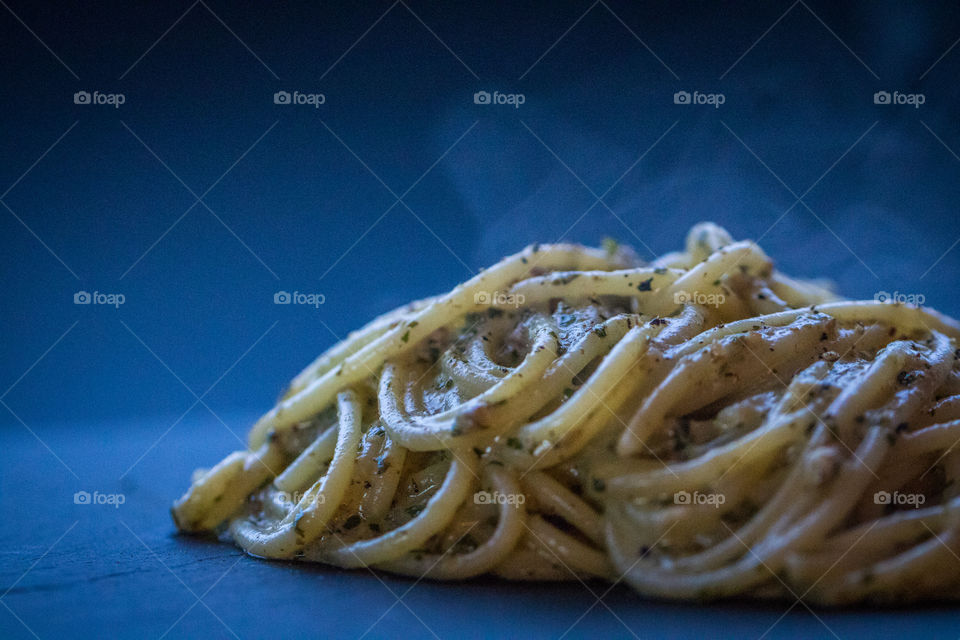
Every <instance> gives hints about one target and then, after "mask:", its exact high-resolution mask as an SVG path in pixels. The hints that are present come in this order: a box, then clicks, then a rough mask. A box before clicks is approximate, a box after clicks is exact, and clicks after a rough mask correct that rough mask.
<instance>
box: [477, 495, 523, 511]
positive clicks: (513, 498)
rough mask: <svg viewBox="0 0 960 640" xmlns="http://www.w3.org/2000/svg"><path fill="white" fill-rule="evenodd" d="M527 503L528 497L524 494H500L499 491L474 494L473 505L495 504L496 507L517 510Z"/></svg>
mask: <svg viewBox="0 0 960 640" xmlns="http://www.w3.org/2000/svg"><path fill="white" fill-rule="evenodd" d="M526 501H527V496H525V495H523V494H522V493H500V492H499V491H494V492H492V493H491V492H490V491H477V492H476V493H475V494H473V503H474V504H495V505H512V506H514V507H515V508H518V509H519V508H520V505H522V504H523V503H524V502H526Z"/></svg>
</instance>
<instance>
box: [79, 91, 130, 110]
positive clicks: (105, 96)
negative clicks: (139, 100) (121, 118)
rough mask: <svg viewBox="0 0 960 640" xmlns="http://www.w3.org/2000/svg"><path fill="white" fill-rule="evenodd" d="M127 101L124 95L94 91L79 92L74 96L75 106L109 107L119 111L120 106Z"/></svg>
mask: <svg viewBox="0 0 960 640" xmlns="http://www.w3.org/2000/svg"><path fill="white" fill-rule="evenodd" d="M126 101H127V96H125V95H124V94H122V93H100V92H99V91H94V92H93V93H90V92H89V91H77V92H76V93H74V94H73V104H98V105H109V106H112V107H113V108H114V109H119V108H120V105H122V104H123V103H125V102H126Z"/></svg>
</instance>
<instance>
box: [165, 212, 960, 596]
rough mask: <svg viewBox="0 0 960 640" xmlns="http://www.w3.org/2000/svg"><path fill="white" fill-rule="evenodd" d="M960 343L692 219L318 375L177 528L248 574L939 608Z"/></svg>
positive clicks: (499, 269)
mask: <svg viewBox="0 0 960 640" xmlns="http://www.w3.org/2000/svg"><path fill="white" fill-rule="evenodd" d="M958 339H960V324H958V323H957V322H955V321H954V320H951V319H949V318H946V317H944V316H942V315H940V314H938V313H936V312H934V311H932V310H929V309H923V308H918V307H915V306H910V305H905V304H893V303H888V302H875V301H869V302H856V301H847V300H841V299H838V298H837V297H836V296H834V295H833V294H832V293H831V292H830V291H829V290H828V289H827V288H825V287H824V286H821V285H818V284H815V283H811V282H800V281H797V280H794V279H791V278H788V277H786V276H784V275H783V274H781V273H779V272H777V271H775V270H774V269H773V265H772V263H771V261H770V259H769V258H768V257H767V256H766V255H765V254H764V253H763V251H762V250H761V249H760V248H759V247H758V246H757V245H756V244H754V243H752V242H747V241H744V242H734V241H733V240H732V239H731V238H730V236H729V234H727V232H726V231H724V230H723V229H721V228H719V227H717V226H715V225H713V224H709V223H705V224H700V225H697V226H696V227H694V229H693V230H692V231H691V232H690V234H689V236H688V239H687V243H686V250H685V251H684V252H678V253H672V254H668V255H665V256H662V257H660V258H658V259H657V260H656V261H655V262H653V263H650V264H643V263H642V262H640V261H639V260H637V259H636V258H635V257H634V256H633V254H632V253H631V252H630V251H629V250H628V249H624V248H620V247H617V246H615V245H614V244H613V243H611V244H610V246H607V247H606V248H605V249H588V248H585V247H581V246H574V245H539V246H533V247H529V248H527V249H526V250H524V251H522V252H521V253H519V254H517V255H514V256H512V257H509V258H507V259H505V260H503V261H502V262H500V263H499V264H497V265H495V266H493V267H491V268H490V269H487V270H485V271H483V272H481V273H480V274H479V275H477V276H476V277H474V278H473V279H471V280H469V281H468V282H466V283H464V284H462V285H460V286H458V287H457V288H455V289H454V290H453V291H451V292H450V293H447V294H445V295H442V296H438V297H436V298H431V299H428V300H422V301H419V302H415V303H413V304H411V305H409V306H407V307H404V308H401V309H398V310H396V311H393V312H391V313H388V314H386V315H384V316H382V317H380V318H378V319H376V320H374V321H373V322H371V323H370V324H368V325H367V326H366V327H364V328H362V329H360V330H359V331H357V332H355V333H353V334H351V335H350V336H349V337H348V338H347V339H346V340H344V341H343V342H341V343H340V344H337V345H336V346H334V347H333V348H331V349H330V350H329V351H327V352H326V353H324V354H323V355H321V356H320V357H319V358H318V359H317V360H315V361H314V362H313V363H312V364H310V365H309V366H308V367H307V368H306V369H305V370H304V371H303V372H302V373H300V374H299V375H298V376H297V377H296V378H295V379H294V380H293V382H292V383H291V385H290V387H289V389H288V390H287V391H286V393H285V394H284V395H283V397H282V398H281V399H280V401H279V402H278V404H277V405H276V406H275V407H274V408H273V409H272V410H271V411H269V412H268V413H267V414H266V415H264V416H263V417H262V418H261V419H260V420H259V421H258V422H257V423H256V424H255V425H254V427H253V429H252V432H251V434H250V439H249V447H250V448H249V450H247V451H239V452H236V453H233V454H231V455H229V456H228V457H227V458H226V459H224V460H223V461H222V462H220V463H219V464H217V465H216V466H215V467H213V468H212V469H209V470H205V471H198V472H197V473H196V474H195V476H194V481H193V486H192V487H191V488H190V489H189V491H187V493H186V494H185V495H184V496H183V497H182V498H180V499H179V500H178V501H177V502H176V503H175V505H174V507H173V517H174V521H175V522H176V525H177V527H178V528H179V529H181V530H182V531H186V532H214V533H219V534H222V535H227V534H229V536H230V537H231V538H232V539H233V540H234V541H235V542H236V543H237V544H238V545H240V546H241V547H242V548H243V549H245V550H246V551H247V552H249V553H251V554H253V555H256V556H262V557H266V558H284V559H297V560H304V561H313V562H322V563H327V564H331V565H336V566H339V567H373V568H376V569H382V570H385V571H390V572H394V573H399V574H407V575H412V576H418V577H420V576H425V577H427V578H435V579H451V580H456V579H464V578H469V577H471V576H477V575H480V574H494V575H498V576H502V577H504V578H508V579H517V580H565V579H581V580H585V579H588V578H601V579H607V580H610V581H620V580H624V581H626V582H627V583H629V584H630V585H632V586H633V587H634V588H635V589H636V590H637V591H638V592H640V593H641V594H644V595H648V596H653V597H662V598H676V599H715V598H726V597H749V598H768V597H774V598H776V597H790V598H803V599H804V600H806V601H809V602H817V603H821V604H841V603H851V602H865V601H897V602H902V601H904V600H916V599H941V598H950V597H953V596H955V595H956V594H957V593H958V591H957V587H958V586H960V558H958V553H960V539H958V538H960V482H957V480H958V478H960V447H958V446H957V444H958V442H960V364H958V359H960V350H958V348H957V347H958Z"/></svg>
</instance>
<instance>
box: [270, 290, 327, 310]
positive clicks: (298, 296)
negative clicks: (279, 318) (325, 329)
mask: <svg viewBox="0 0 960 640" xmlns="http://www.w3.org/2000/svg"><path fill="white" fill-rule="evenodd" d="M326 301H327V297H326V296H325V295H323V294H322V293H303V292H300V291H294V292H293V293H290V292H289V291H277V292H276V293H275V294H273V304H299V305H303V306H307V307H313V308H314V309H319V308H320V305H322V304H324V303H325V302H326Z"/></svg>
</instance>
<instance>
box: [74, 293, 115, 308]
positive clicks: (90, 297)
mask: <svg viewBox="0 0 960 640" xmlns="http://www.w3.org/2000/svg"><path fill="white" fill-rule="evenodd" d="M126 301H127V297H126V296H125V295H123V294H122V293H101V292H99V291H94V292H93V293H90V292H89V291H77V292H76V293H75V294H73V304H102V305H108V306H111V307H113V308H115V309H119V308H120V305H122V304H123V303H124V302H126Z"/></svg>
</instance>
